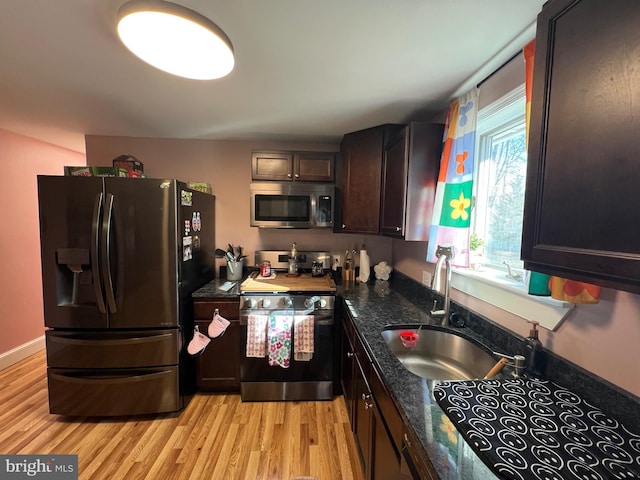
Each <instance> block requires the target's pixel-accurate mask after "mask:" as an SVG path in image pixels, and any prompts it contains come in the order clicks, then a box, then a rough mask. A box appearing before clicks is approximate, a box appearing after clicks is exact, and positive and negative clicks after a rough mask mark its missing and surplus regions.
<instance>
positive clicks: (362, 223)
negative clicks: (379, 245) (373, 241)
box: [340, 125, 401, 233]
mask: <svg viewBox="0 0 640 480" xmlns="http://www.w3.org/2000/svg"><path fill="white" fill-rule="evenodd" d="M400 128H401V126H398V125H382V126H379V127H374V128H369V129H367V130H361V131H359V132H354V133H349V134H347V135H345V136H344V138H343V140H342V144H341V147H340V150H341V152H342V160H343V176H344V178H343V184H342V228H341V231H342V232H344V233H378V231H379V229H380V186H381V178H382V155H383V149H384V144H385V142H386V141H387V140H388V139H389V137H390V136H391V135H393V134H395V133H396V132H397V131H399V130H400Z"/></svg>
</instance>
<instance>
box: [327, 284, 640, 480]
mask: <svg viewBox="0 0 640 480" xmlns="http://www.w3.org/2000/svg"><path fill="white" fill-rule="evenodd" d="M339 293H340V295H341V296H342V297H343V298H344V300H345V302H346V303H347V306H348V308H349V310H350V312H351V314H352V316H353V317H354V321H355V323H356V326H357V328H358V333H359V334H360V337H361V338H362V340H363V341H364V343H365V345H366V347H367V348H368V350H369V353H370V356H371V358H372V359H373V361H374V363H375V364H376V368H377V369H378V371H379V372H380V374H381V376H382V379H383V381H384V383H385V385H386V387H387V389H388V390H389V392H390V394H391V396H392V397H393V400H394V402H395V404H396V406H397V407H398V411H399V412H400V415H401V416H402V417H403V421H404V423H405V425H407V426H409V427H410V428H411V430H412V431H413V433H414V435H415V437H416V438H417V439H418V440H419V442H420V444H421V446H422V449H423V451H422V452H418V453H421V454H423V455H426V457H427V458H428V459H429V461H430V462H431V464H432V465H433V466H434V467H435V469H436V472H437V474H438V475H439V477H440V478H441V479H447V480H463V479H464V480H484V479H496V478H498V477H497V476H496V475H495V474H494V473H493V472H492V471H491V470H490V469H489V468H488V467H487V466H486V465H485V464H484V463H483V461H482V460H481V459H480V458H479V457H478V455H476V453H475V452H474V451H473V450H472V449H471V447H470V446H469V444H468V443H467V441H466V440H465V439H464V438H463V437H462V435H461V434H460V433H459V432H458V431H457V430H456V429H455V427H453V425H452V424H451V422H450V420H449V418H448V417H447V416H446V414H445V413H444V411H443V410H442V409H441V408H440V406H439V405H438V403H437V402H436V400H435V398H434V395H433V387H434V386H435V384H436V383H437V382H435V381H433V380H426V379H423V378H420V377H418V376H417V375H414V374H413V373H411V372H409V371H408V370H407V369H405V368H404V366H403V365H402V364H401V363H400V361H399V360H398V359H397V358H396V357H395V355H394V354H393V353H391V351H390V350H389V348H388V347H387V345H386V343H385V342H384V340H383V338H382V335H381V332H382V330H383V329H384V327H385V326H386V325H393V324H396V325H398V324H405V323H425V324H433V321H432V320H431V319H430V317H429V316H428V315H427V313H426V312H428V311H429V310H430V309H431V308H432V306H433V300H434V294H433V292H431V291H430V290H428V289H426V288H425V287H423V286H422V285H420V284H418V283H417V282H415V281H413V280H411V279H409V278H408V277H406V276H404V275H402V274H398V273H397V272H394V274H393V275H392V279H391V281H390V282H381V281H373V282H370V283H369V284H358V283H356V284H355V285H353V286H351V287H350V288H345V287H344V286H340V287H339ZM440 298H441V297H440ZM452 311H453V312H455V313H457V314H459V315H460V316H461V317H464V320H465V321H466V325H467V326H465V327H462V328H457V327H448V328H449V329H450V330H452V331H454V332H455V333H457V334H459V335H461V336H464V337H470V338H472V339H475V340H476V341H479V342H480V343H482V344H483V345H485V346H486V347H488V348H489V349H490V350H492V351H499V352H503V353H507V354H510V355H513V354H516V353H520V352H523V340H524V339H523V338H522V337H519V336H517V335H515V334H513V333H511V332H508V331H507V330H505V329H504V328H502V327H500V326H499V325H497V324H494V323H493V322H490V321H488V320H487V319H482V318H480V317H479V316H477V315H476V314H474V313H472V312H469V311H466V310H464V309H462V308H461V307H460V306H459V305H457V304H455V303H453V302H452ZM545 354H546V361H547V367H546V378H548V379H549V380H551V381H553V382H556V383H557V384H560V385H563V386H564V387H566V388H568V389H570V390H571V391H573V392H574V393H576V394H577V395H578V396H579V397H581V398H582V399H583V400H586V401H587V402H588V403H589V404H591V405H595V406H596V407H598V408H600V409H602V411H604V412H605V413H608V414H610V415H613V418H617V419H618V420H619V421H621V422H622V424H623V425H625V426H626V427H627V428H628V431H630V432H640V429H639V428H638V426H639V421H638V415H637V412H638V405H639V403H638V399H637V397H634V396H633V395H631V394H630V393H628V392H625V391H622V390H620V389H618V388H617V387H615V386H614V385H611V384H609V383H608V382H606V381H604V380H603V379H601V378H598V377H595V376H593V375H592V374H590V373H589V372H586V371H585V370H583V369H581V368H580V367H578V366H577V365H574V364H571V363H570V362H568V361H566V360H564V359H561V358H560V357H557V356H556V355H554V354H552V353H551V352H548V351H545ZM505 373H506V376H505V378H509V379H510V378H511V376H510V375H509V373H510V372H509V370H508V369H507V370H505ZM621 478H624V477H621Z"/></svg>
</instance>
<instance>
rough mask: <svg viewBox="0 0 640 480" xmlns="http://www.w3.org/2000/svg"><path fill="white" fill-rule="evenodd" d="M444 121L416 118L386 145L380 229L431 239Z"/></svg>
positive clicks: (417, 238)
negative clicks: (441, 122)
mask: <svg viewBox="0 0 640 480" xmlns="http://www.w3.org/2000/svg"><path fill="white" fill-rule="evenodd" d="M443 132H444V125H442V124H437V123H423V122H413V123H410V124H409V125H407V126H406V127H405V128H403V129H402V130H401V131H400V133H399V134H398V135H397V136H396V137H395V138H394V139H393V140H391V141H390V142H389V143H388V144H387V145H386V147H385V149H384V157H383V164H382V209H381V213H380V233H382V234H384V235H388V236H393V237H399V238H404V239H405V240H420V241H427V240H429V229H430V228H431V215H432V214H433V204H434V200H435V194H436V183H437V181H438V170H439V167H440V154H441V153H442V134H443Z"/></svg>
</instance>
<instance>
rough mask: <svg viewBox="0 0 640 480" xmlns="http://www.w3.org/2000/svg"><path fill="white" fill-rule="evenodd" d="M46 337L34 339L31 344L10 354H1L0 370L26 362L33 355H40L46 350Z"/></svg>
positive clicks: (9, 352) (10, 351)
mask: <svg viewBox="0 0 640 480" xmlns="http://www.w3.org/2000/svg"><path fill="white" fill-rule="evenodd" d="M44 346H45V344H44V335H43V336H41V337H38V338H34V339H33V340H31V341H30V342H27V343H23V344H22V345H20V346H19V347H16V348H14V349H12V350H9V351H8V352H4V353H0V370H4V369H5V368H7V367H10V366H11V365H14V364H16V363H18V362H19V361H21V360H24V359H25V358H27V357H30V356H31V355H33V354H35V353H38V352H39V351H40V350H43V349H44Z"/></svg>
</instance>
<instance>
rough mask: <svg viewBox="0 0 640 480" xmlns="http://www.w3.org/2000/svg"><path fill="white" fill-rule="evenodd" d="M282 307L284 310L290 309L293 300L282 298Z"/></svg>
mask: <svg viewBox="0 0 640 480" xmlns="http://www.w3.org/2000/svg"><path fill="white" fill-rule="evenodd" d="M282 306H283V307H285V308H291V307H292V306H293V300H291V298H289V297H284V298H283V299H282Z"/></svg>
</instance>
